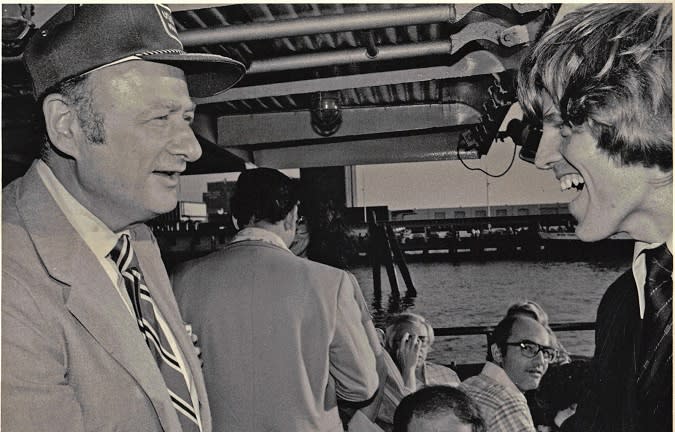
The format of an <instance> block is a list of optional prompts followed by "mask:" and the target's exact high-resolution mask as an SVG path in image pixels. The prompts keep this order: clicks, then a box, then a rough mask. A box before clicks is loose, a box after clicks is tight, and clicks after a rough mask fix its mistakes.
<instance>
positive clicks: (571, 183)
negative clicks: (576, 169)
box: [560, 174, 584, 191]
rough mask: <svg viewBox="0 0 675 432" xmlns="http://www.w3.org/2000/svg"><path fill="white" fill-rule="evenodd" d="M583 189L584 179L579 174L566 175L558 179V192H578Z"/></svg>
mask: <svg viewBox="0 0 675 432" xmlns="http://www.w3.org/2000/svg"><path fill="white" fill-rule="evenodd" d="M583 188H584V178H583V177H581V175H579V174H567V175H564V176H562V177H561V178H560V190H562V191H566V190H570V189H576V190H578V191H581V190H583Z"/></svg>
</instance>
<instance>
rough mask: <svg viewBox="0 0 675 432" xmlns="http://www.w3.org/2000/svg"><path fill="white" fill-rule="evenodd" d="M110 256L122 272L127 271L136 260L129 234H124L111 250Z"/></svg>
mask: <svg viewBox="0 0 675 432" xmlns="http://www.w3.org/2000/svg"><path fill="white" fill-rule="evenodd" d="M110 258H111V259H112V260H113V261H114V262H115V264H116V265H117V268H119V270H120V272H121V273H124V272H125V271H127V269H128V268H129V267H130V266H131V263H132V262H133V260H134V250H133V249H132V247H131V241H130V240H129V235H128V234H122V235H121V236H120V238H119V239H117V243H115V246H114V247H113V248H112V250H111V251H110Z"/></svg>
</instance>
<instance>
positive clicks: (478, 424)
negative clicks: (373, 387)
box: [394, 385, 485, 432]
mask: <svg viewBox="0 0 675 432" xmlns="http://www.w3.org/2000/svg"><path fill="white" fill-rule="evenodd" d="M450 414H452V415H454V416H455V417H456V418H457V419H458V420H459V422H460V423H461V424H462V425H469V426H471V431H472V432H484V431H485V422H484V420H483V417H482V416H481V414H480V410H479V408H478V406H477V405H476V403H475V402H474V401H473V399H471V397H470V396H469V395H467V394H466V393H465V392H463V391H462V390H460V389H458V388H454V387H450V386H440V385H438V386H429V387H424V388H422V389H420V390H418V391H416V392H415V393H412V394H410V395H408V396H406V397H404V398H403V399H402V400H401V403H400V404H399V405H398V407H397V408H396V412H395V413H394V432H408V431H409V430H410V431H411V432H412V429H408V426H409V425H410V422H411V420H413V418H415V419H416V420H424V419H429V420H432V419H437V418H439V417H445V416H448V415H450ZM416 430H419V429H416ZM448 432H453V431H448Z"/></svg>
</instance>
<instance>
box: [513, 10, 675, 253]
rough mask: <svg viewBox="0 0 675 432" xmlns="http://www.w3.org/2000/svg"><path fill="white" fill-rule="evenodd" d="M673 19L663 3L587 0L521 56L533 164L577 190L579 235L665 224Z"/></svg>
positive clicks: (653, 233) (651, 236)
mask: <svg viewBox="0 0 675 432" xmlns="http://www.w3.org/2000/svg"><path fill="white" fill-rule="evenodd" d="M671 27H672V7H671V5H670V4H666V3H663V4H591V5H586V6H583V7H580V8H578V9H576V10H573V11H571V12H569V13H568V14H567V15H565V16H564V17H563V18H562V19H561V20H560V22H558V23H557V24H555V25H554V26H553V27H552V28H551V29H550V30H549V31H548V32H547V33H546V34H544V36H542V38H541V39H540V40H539V41H538V42H537V43H536V44H535V45H534V46H533V48H532V49H531V51H530V52H529V53H528V55H527V56H526V57H525V58H524V59H523V62H522V64H521V68H520V71H519V75H518V97H519V100H520V104H521V106H522V107H523V110H524V112H525V114H526V115H527V116H528V117H529V118H531V119H535V120H538V121H540V122H543V135H542V137H541V141H540V143H539V148H538V151H537V154H536V158H535V164H536V165H537V167H539V168H541V169H550V170H552V171H553V174H554V175H555V176H556V178H557V179H558V180H559V181H560V186H561V188H562V189H563V190H572V191H576V192H575V193H576V194H577V196H576V198H574V199H573V200H572V201H571V202H570V212H571V213H572V215H573V216H574V217H575V218H576V219H577V221H578V225H577V227H576V234H577V235H578V236H579V238H580V239H582V240H584V241H596V240H600V239H603V238H606V237H609V236H610V235H612V234H614V233H617V232H626V233H628V234H629V235H630V236H631V237H632V238H634V239H636V240H640V241H645V242H648V243H654V242H663V239H665V238H666V236H668V235H670V233H671V232H672V160H673V159H672V148H673V147H672V124H671V117H672V115H671V110H672V108H671V107H672V89H671V80H672V79H671V63H672V48H671V43H672V30H671Z"/></svg>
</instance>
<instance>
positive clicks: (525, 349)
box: [506, 340, 558, 362]
mask: <svg viewBox="0 0 675 432" xmlns="http://www.w3.org/2000/svg"><path fill="white" fill-rule="evenodd" d="M506 345H509V346H518V347H520V352H522V353H523V355H524V356H525V357H527V358H534V357H536V356H537V354H539V353H540V352H541V353H542V355H543V356H544V360H546V361H547V362H551V361H553V360H555V358H556V356H557V355H558V351H556V350H555V348H551V347H548V346H544V345H539V344H538V343H536V342H532V341H529V340H523V341H520V342H507V343H506Z"/></svg>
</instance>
